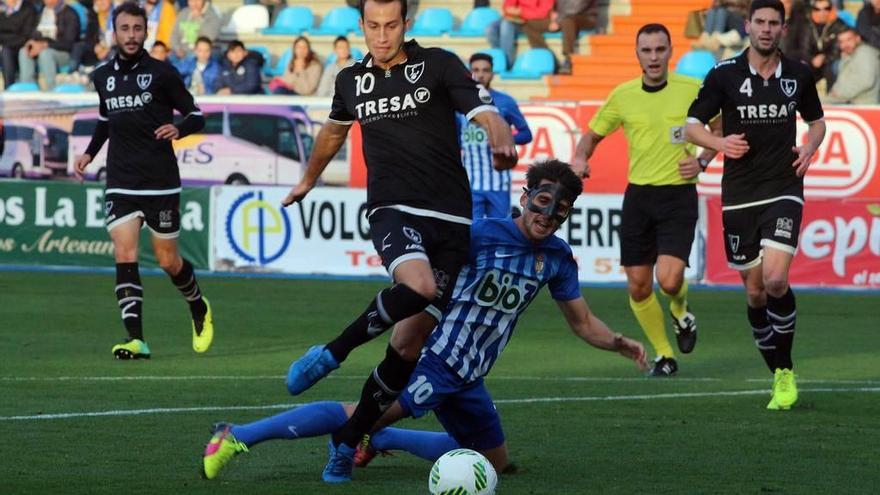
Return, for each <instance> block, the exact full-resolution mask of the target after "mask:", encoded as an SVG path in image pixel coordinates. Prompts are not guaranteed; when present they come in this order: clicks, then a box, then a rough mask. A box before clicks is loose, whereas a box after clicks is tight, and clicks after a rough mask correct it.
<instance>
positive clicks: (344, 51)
mask: <svg viewBox="0 0 880 495" xmlns="http://www.w3.org/2000/svg"><path fill="white" fill-rule="evenodd" d="M333 53H335V54H336V60H334V61H333V62H332V63H330V64H327V66H326V67H324V73H323V74H321V81H320V82H319V83H318V90H317V91H316V92H315V96H333V90H334V88H335V82H336V76H337V74H339V73H340V72H341V71H342V69H344V68H346V67H348V66H349V65H352V64H354V63H355V62H356V60H355V59H354V58H353V57H352V56H351V45H349V43H348V38H346V37H345V36H339V37H338V38H336V40H334V41H333Z"/></svg>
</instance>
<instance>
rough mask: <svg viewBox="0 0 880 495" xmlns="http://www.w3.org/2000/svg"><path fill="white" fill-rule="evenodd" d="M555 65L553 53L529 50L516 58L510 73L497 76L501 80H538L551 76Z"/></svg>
mask: <svg viewBox="0 0 880 495" xmlns="http://www.w3.org/2000/svg"><path fill="white" fill-rule="evenodd" d="M555 65H556V59H555V58H554V57H553V52H551V51H550V50H548V49H546V48H531V49H529V50H526V51H525V52H523V53H522V54H521V55H519V56H518V57H516V61H515V62H514V63H513V68H512V69H510V71H508V72H502V73H500V74H499V75H500V76H501V78H502V79H540V78H541V76H544V75H547V74H553V69H554V67H555Z"/></svg>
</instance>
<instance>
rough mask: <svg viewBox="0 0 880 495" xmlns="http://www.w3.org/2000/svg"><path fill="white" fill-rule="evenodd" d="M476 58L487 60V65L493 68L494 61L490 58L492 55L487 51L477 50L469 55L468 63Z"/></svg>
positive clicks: (471, 62)
mask: <svg viewBox="0 0 880 495" xmlns="http://www.w3.org/2000/svg"><path fill="white" fill-rule="evenodd" d="M477 60H482V61H484V62H489V65H491V66H492V68H493V69H494V68H495V61H494V60H492V55H489V54H488V53H483V52H477V53H475V54H473V55H471V59H470V60H469V61H468V64H473V63H474V62H476V61H477Z"/></svg>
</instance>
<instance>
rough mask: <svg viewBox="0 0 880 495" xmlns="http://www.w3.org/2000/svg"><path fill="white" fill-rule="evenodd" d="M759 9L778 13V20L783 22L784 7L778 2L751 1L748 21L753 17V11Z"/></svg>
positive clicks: (770, 0) (765, 0)
mask: <svg viewBox="0 0 880 495" xmlns="http://www.w3.org/2000/svg"><path fill="white" fill-rule="evenodd" d="M760 9H773V10H775V11H776V12H779V18H780V19H781V20H782V22H785V6H784V5H782V2H781V1H779V0H753V1H752V3H751V4H750V5H749V20H750V21H751V20H752V16H753V15H755V11H757V10H760Z"/></svg>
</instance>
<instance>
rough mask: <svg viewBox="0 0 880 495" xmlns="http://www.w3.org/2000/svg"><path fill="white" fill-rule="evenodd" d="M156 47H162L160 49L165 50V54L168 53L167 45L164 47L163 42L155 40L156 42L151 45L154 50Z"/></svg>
mask: <svg viewBox="0 0 880 495" xmlns="http://www.w3.org/2000/svg"><path fill="white" fill-rule="evenodd" d="M157 46H159V47H162V49H163V50H165V51H166V52H167V51H168V45H166V44H165V42H164V41H162V40H156V42H155V43H153V48H155V47H157Z"/></svg>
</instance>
